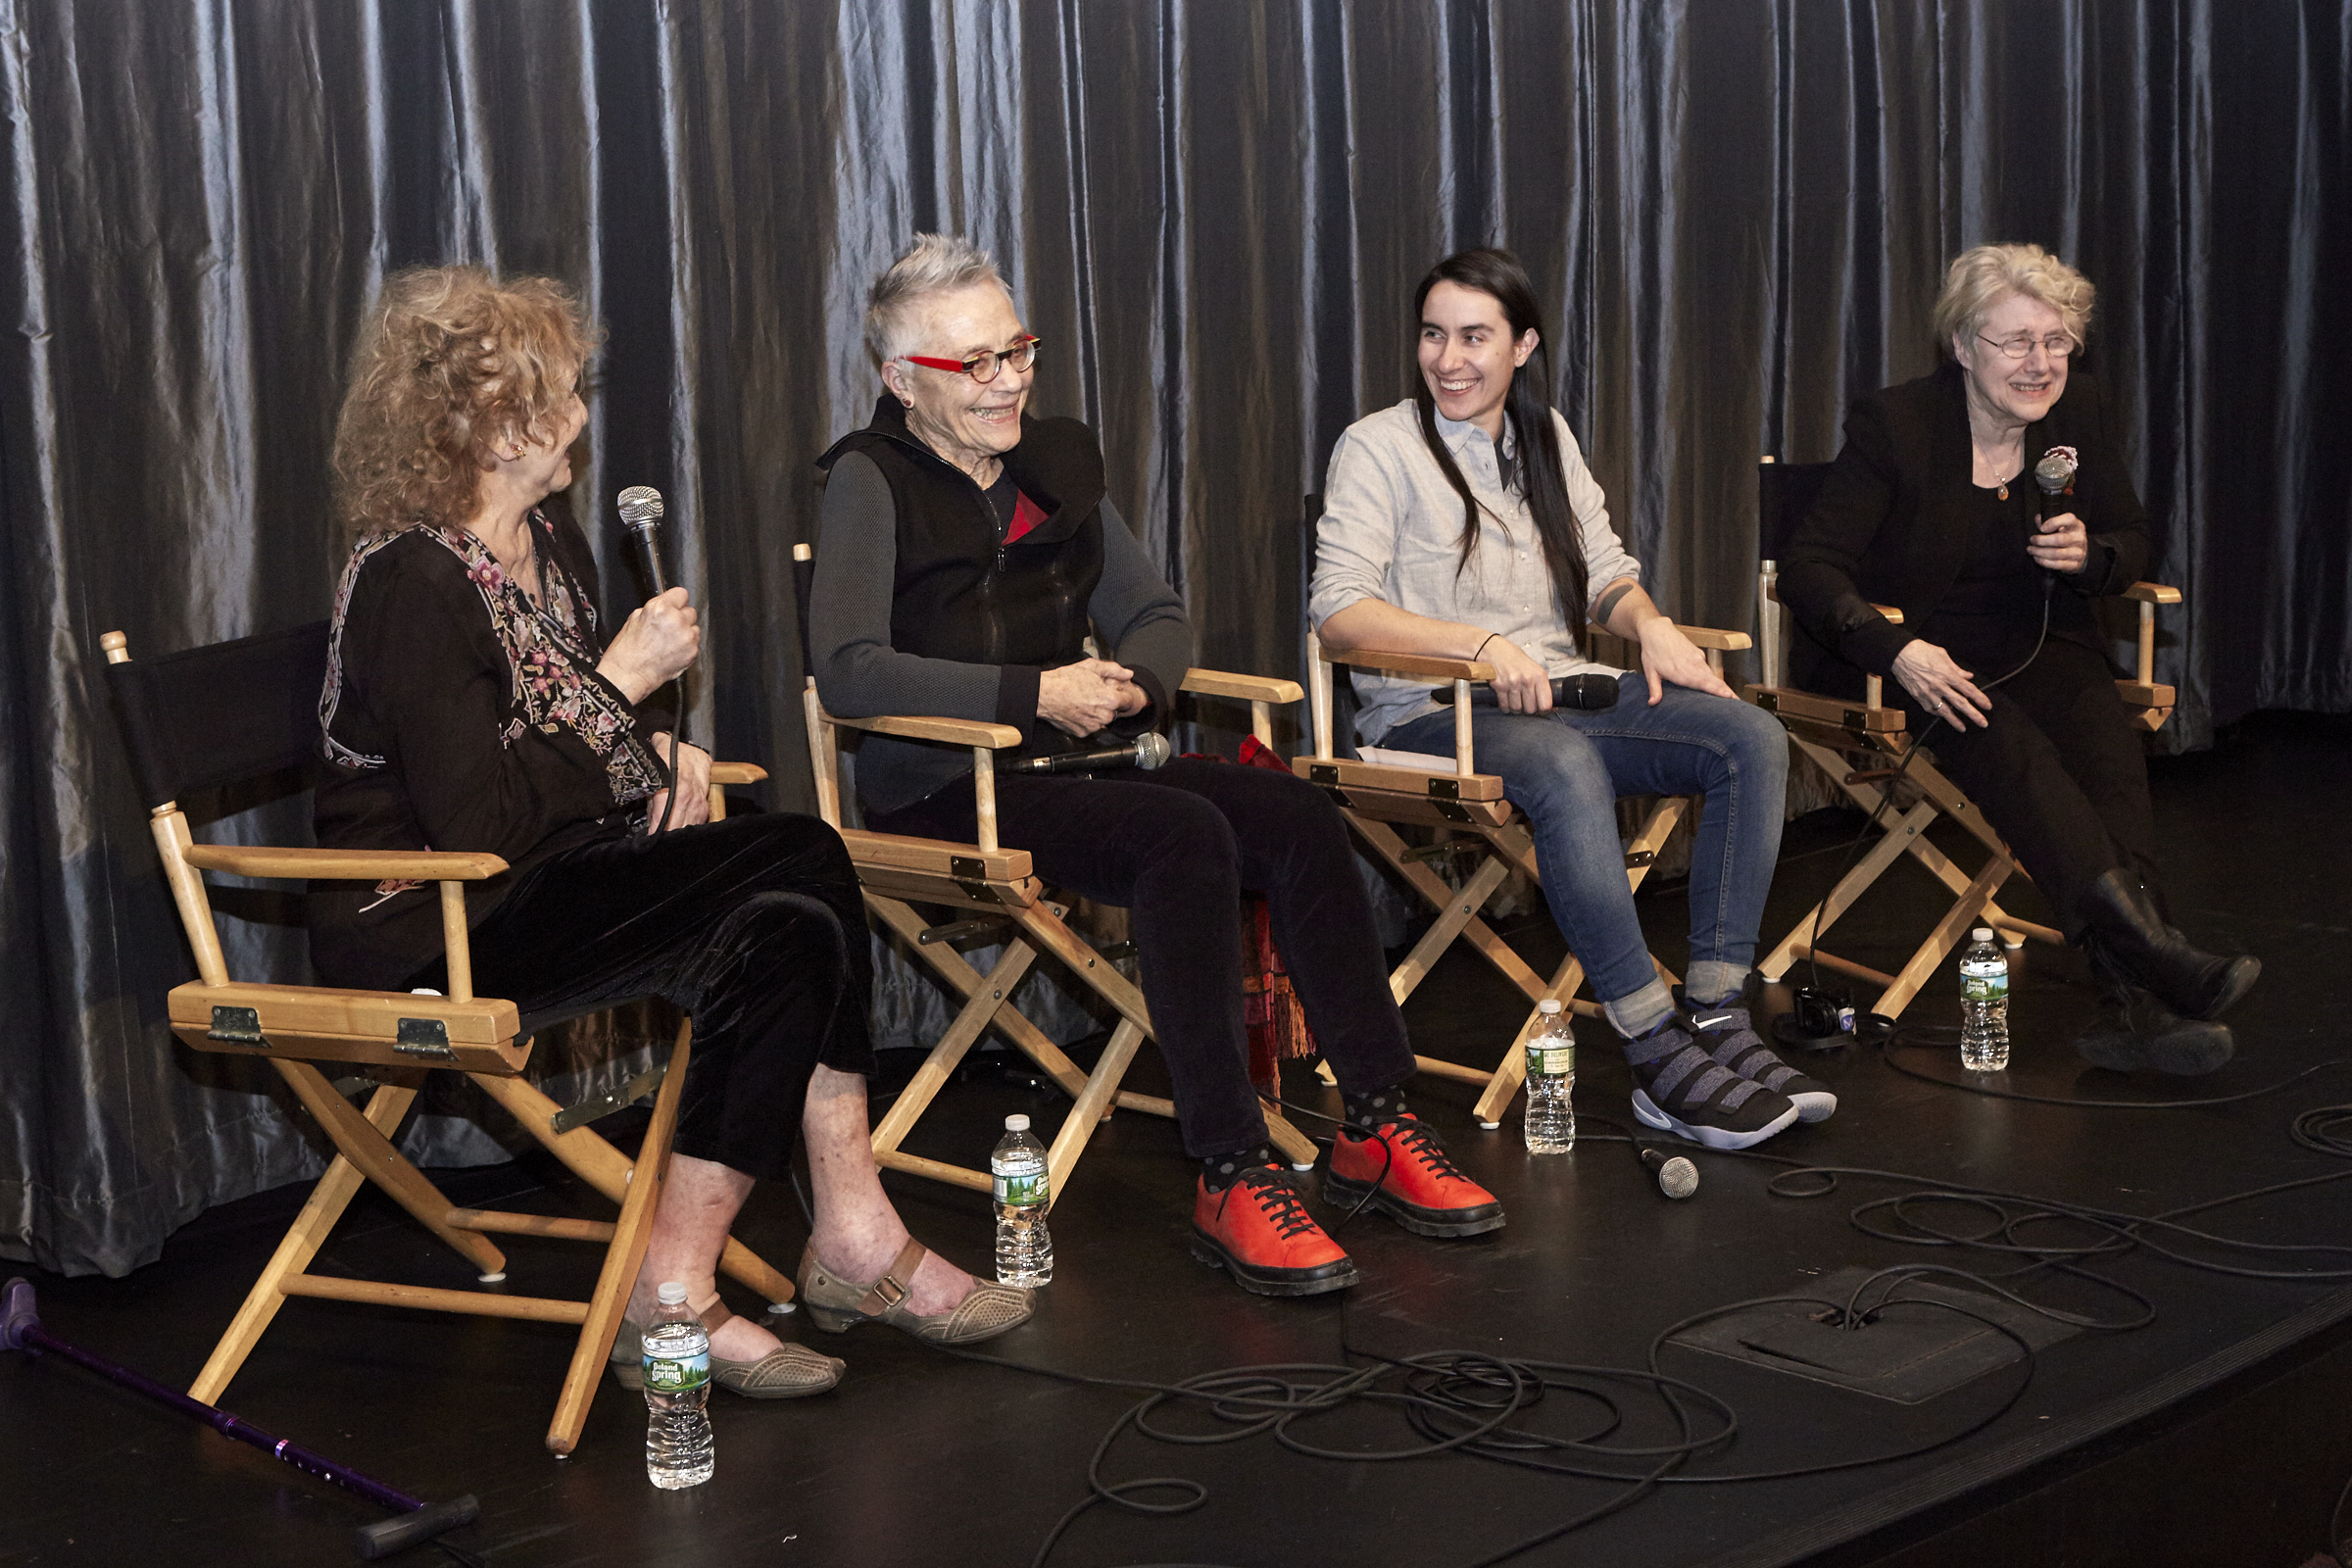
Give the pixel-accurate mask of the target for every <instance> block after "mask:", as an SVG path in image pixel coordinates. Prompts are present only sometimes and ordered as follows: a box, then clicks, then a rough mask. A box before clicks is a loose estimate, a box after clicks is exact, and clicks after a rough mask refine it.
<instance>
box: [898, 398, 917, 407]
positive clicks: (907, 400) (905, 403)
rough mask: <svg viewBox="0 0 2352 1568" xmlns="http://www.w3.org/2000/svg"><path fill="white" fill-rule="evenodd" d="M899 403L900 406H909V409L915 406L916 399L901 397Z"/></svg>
mask: <svg viewBox="0 0 2352 1568" xmlns="http://www.w3.org/2000/svg"><path fill="white" fill-rule="evenodd" d="M899 403H900V406H901V407H903V408H909V409H911V408H913V407H914V399H912V398H901V399H899Z"/></svg>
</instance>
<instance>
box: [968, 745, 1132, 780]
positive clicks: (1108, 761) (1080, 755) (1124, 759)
mask: <svg viewBox="0 0 2352 1568" xmlns="http://www.w3.org/2000/svg"><path fill="white" fill-rule="evenodd" d="M1168 755H1169V747H1168V738H1167V737H1166V736H1165V735H1157V734H1153V735H1142V736H1138V737H1137V738H1136V739H1135V740H1133V741H1130V742H1129V743H1128V744H1126V745H1124V746H1106V747H1103V749H1101V750H1100V751H1092V752H1057V753H1055V754H1054V756H1052V757H1027V758H1023V759H1022V760H1019V761H1017V762H999V763H998V764H997V776H998V777H999V778H1003V777H1004V776H1005V774H1007V773H1092V772H1095V771H1097V770H1099V769H1102V768H1106V767H1139V768H1142V769H1144V770H1145V771H1147V772H1149V771H1150V770H1151V769H1152V768H1155V767H1157V766H1159V765H1160V764H1161V763H1162V762H1164V761H1166V760H1168Z"/></svg>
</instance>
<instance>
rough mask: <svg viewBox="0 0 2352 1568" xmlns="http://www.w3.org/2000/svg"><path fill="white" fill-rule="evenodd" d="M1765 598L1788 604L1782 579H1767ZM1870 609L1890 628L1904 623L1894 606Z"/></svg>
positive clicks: (1685, 628)
mask: <svg viewBox="0 0 2352 1568" xmlns="http://www.w3.org/2000/svg"><path fill="white" fill-rule="evenodd" d="M1764 597H1765V598H1766V599H1769V600H1771V601H1772V602H1773V603H1774V604H1776V605H1779V604H1786V603H1787V602H1788V601H1786V600H1784V599H1783V598H1782V597H1781V579H1780V578H1779V577H1777V576H1775V577H1771V578H1768V579H1766V581H1765V584H1764ZM1870 608H1871V609H1873V610H1875V611H1877V612H1878V613H1880V614H1882V615H1885V616H1886V617H1887V625H1889V626H1900V625H1901V624H1902V623H1903V613H1902V612H1901V611H1899V610H1897V609H1895V607H1894V606H1892V605H1873V606H1871V607H1870ZM1690 629H1691V628H1690V627H1688V626H1685V627H1684V628H1683V630H1685V631H1689V630H1690Z"/></svg>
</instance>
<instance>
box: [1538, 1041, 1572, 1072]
mask: <svg viewBox="0 0 2352 1568" xmlns="http://www.w3.org/2000/svg"><path fill="white" fill-rule="evenodd" d="M1527 1071H1528V1075H1529V1076H1530V1077H1535V1076H1542V1077H1545V1078H1556V1077H1558V1076H1560V1075H1561V1074H1562V1073H1571V1072H1574V1071H1576V1046H1575V1043H1574V1042H1572V1041H1557V1042H1554V1043H1552V1044H1550V1045H1544V1044H1541V1043H1539V1042H1537V1041H1533V1040H1531V1041H1529V1042H1528V1043H1527Z"/></svg>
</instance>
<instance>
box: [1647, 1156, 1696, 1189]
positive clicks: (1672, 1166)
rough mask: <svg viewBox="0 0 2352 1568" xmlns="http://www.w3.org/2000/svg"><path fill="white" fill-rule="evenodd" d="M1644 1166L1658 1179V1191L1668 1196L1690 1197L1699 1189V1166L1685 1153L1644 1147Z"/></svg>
mask: <svg viewBox="0 0 2352 1568" xmlns="http://www.w3.org/2000/svg"><path fill="white" fill-rule="evenodd" d="M1642 1169H1643V1170H1646V1171H1648V1172H1649V1173H1650V1174H1651V1175H1652V1176H1655V1177H1656V1178H1657V1179H1658V1191H1659V1192H1661V1193H1664V1194H1665V1195H1666V1196H1667V1197H1668V1198H1689V1197H1690V1196H1691V1194H1692V1193H1695V1192H1697V1191H1698V1167H1697V1166H1696V1165H1693V1164H1691V1161H1690V1160H1689V1159H1688V1158H1687V1157H1685V1156H1684V1155H1681V1154H1669V1153H1666V1152H1664V1151H1662V1150H1656V1149H1643V1150H1642Z"/></svg>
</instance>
